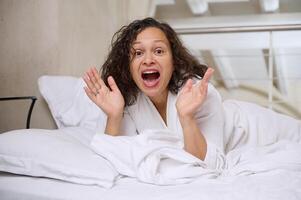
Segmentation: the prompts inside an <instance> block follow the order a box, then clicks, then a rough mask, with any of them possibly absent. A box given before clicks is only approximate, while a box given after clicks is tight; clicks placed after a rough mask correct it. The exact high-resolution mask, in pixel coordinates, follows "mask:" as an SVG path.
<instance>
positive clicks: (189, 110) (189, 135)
mask: <svg viewBox="0 0 301 200" xmlns="http://www.w3.org/2000/svg"><path fill="white" fill-rule="evenodd" d="M212 73H213V69H211V68H209V69H208V70H207V71H206V74H205V75H204V77H203V79H202V81H201V82H200V83H199V84H196V85H193V84H192V80H188V81H187V82H186V84H185V86H184V87H183V89H182V90H181V91H180V94H179V97H178V100H177V103H176V107H177V111H178V115H179V119H180V123H181V125H182V129H183V134H184V149H185V150H186V151H187V152H189V153H191V154H192V155H194V156H196V157H198V158H200V159H201V160H204V159H205V157H206V153H207V143H206V139H205V137H204V136H203V134H202V132H201V130H200V129H199V127H198V125H197V121H196V119H195V113H196V110H197V108H199V107H200V106H202V104H203V102H204V101H205V99H206V96H207V90H208V82H209V79H210V77H211V75H212Z"/></svg>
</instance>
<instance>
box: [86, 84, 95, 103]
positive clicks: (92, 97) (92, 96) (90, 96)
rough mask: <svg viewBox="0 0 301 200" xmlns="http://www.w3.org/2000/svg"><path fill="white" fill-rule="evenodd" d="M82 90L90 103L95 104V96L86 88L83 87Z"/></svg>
mask: <svg viewBox="0 0 301 200" xmlns="http://www.w3.org/2000/svg"><path fill="white" fill-rule="evenodd" d="M84 90H85V92H86V94H87V96H88V97H89V99H91V101H93V102H96V95H95V94H94V93H93V92H92V91H91V90H90V89H89V88H88V87H84Z"/></svg>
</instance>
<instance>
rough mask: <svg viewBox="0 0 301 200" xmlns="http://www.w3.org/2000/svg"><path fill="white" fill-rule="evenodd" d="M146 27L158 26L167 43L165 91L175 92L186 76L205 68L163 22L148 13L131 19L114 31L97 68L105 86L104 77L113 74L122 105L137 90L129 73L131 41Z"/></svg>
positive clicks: (131, 100)
mask: <svg viewBox="0 0 301 200" xmlns="http://www.w3.org/2000/svg"><path fill="white" fill-rule="evenodd" d="M149 27H155V28H158V29H160V30H162V31H163V32H164V34H165V35H166V38H167V39H168V41H169V43H170V48H171V51H172V58H173V65H174V71H173V74H172V77H171V80H170V82H169V84H168V90H169V91H171V92H172V93H174V94H177V93H178V91H179V89H180V88H181V87H182V86H183V84H184V83H185V82H186V81H187V80H188V79H189V78H193V77H195V78H200V77H203V76H204V74H205V72H206V70H207V66H205V65H202V64H200V63H199V62H198V60H197V59H196V58H195V57H194V56H192V55H191V54H190V52H189V51H188V50H187V49H186V48H185V47H184V46H183V44H182V42H181V41H180V39H179V37H178V36H177V33H176V32H175V31H174V30H173V29H172V28H171V27H170V26H169V25H168V24H167V23H162V22H159V21H157V20H155V19H153V18H150V17H148V18H145V19H142V20H135V21H133V22H132V23H130V24H129V25H127V26H123V27H121V29H119V31H117V32H116V33H115V34H114V36H113V38H112V41H111V51H110V53H109V55H108V57H107V59H106V61H105V62H104V64H103V65H102V69H101V77H102V79H103V80H104V82H105V83H106V85H107V86H108V82H107V79H108V77H109V76H113V78H114V79H115V81H116V84H117V86H118V88H119V90H120V92H121V94H122V95H123V98H124V101H125V105H126V106H130V105H132V104H134V103H135V102H136V100H137V95H138V93H139V88H138V87H137V85H136V83H135V82H134V80H133V79H132V76H131V73H130V62H131V60H130V59H131V58H130V54H131V48H132V43H133V42H134V41H135V39H136V38H137V35H138V34H139V33H140V32H142V31H143V30H144V29H146V28H149Z"/></svg>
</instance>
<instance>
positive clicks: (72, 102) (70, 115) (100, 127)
mask: <svg viewBox="0 0 301 200" xmlns="http://www.w3.org/2000/svg"><path fill="white" fill-rule="evenodd" d="M38 85H39V90H40V92H41V94H42V96H43V97H44V99H45V100H46V102H47V103H48V106H49V109H50V111H51V114H52V116H53V118H54V120H55V122H56V124H57V126H58V128H63V127H70V126H79V127H86V128H90V129H93V130H96V131H98V132H104V129H105V125H106V115H105V114H104V112H103V111H102V110H101V109H100V108H99V107H97V106H96V105H95V104H94V103H93V102H92V101H91V100H90V99H89V98H88V96H87V95H86V93H85V91H84V89H83V88H84V86H85V82H84V81H83V80H82V78H76V77H71V76H41V77H40V78H39V80H38Z"/></svg>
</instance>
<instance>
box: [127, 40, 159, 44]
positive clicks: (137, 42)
mask: <svg viewBox="0 0 301 200" xmlns="http://www.w3.org/2000/svg"><path fill="white" fill-rule="evenodd" d="M154 42H163V43H164V44H165V41H164V40H154ZM140 43H141V42H140V41H136V42H133V44H132V45H135V44H140Z"/></svg>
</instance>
